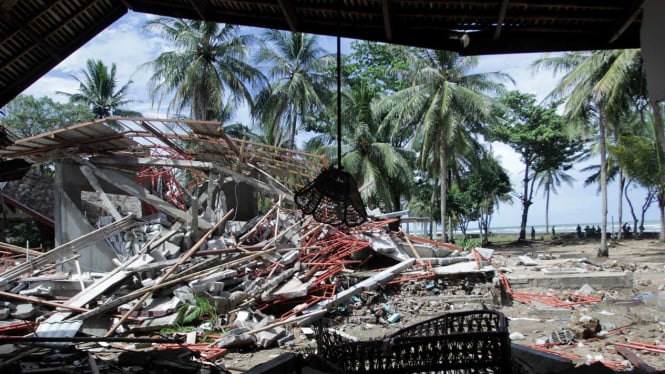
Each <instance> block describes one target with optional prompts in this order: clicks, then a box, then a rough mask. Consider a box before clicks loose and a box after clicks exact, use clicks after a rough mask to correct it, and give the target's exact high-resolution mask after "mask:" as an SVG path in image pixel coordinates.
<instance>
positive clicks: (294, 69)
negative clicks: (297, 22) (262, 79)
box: [254, 30, 333, 149]
mask: <svg viewBox="0 0 665 374" xmlns="http://www.w3.org/2000/svg"><path fill="white" fill-rule="evenodd" d="M264 40H265V43H264V44H263V46H262V47H261V48H260V49H259V52H258V53H257V55H256V61H257V62H258V63H259V64H267V67H266V70H267V72H268V75H269V77H270V79H272V81H271V84H270V85H268V86H267V87H266V88H264V89H263V90H262V91H261V92H260V93H259V95H258V98H257V100H256V107H255V109H254V115H255V116H256V117H257V118H259V119H260V120H261V123H262V124H263V126H264V128H265V132H266V134H268V133H270V134H272V135H271V137H272V138H273V140H274V142H275V143H276V144H277V143H279V142H280V141H281V140H282V139H283V138H286V139H288V141H287V142H286V143H287V146H288V147H289V148H293V149H294V148H295V137H296V133H297V131H298V129H299V128H301V127H302V126H303V125H304V124H305V123H306V122H307V121H308V118H311V117H312V113H313V112H315V111H317V110H322V109H323V107H324V102H325V99H326V97H327V96H329V93H330V91H329V89H330V85H331V83H332V82H333V81H332V80H331V78H332V76H331V75H330V74H325V72H326V70H325V68H326V66H327V65H329V64H330V63H331V62H332V60H331V56H329V55H327V54H326V52H325V50H324V49H322V48H321V47H319V46H318V38H317V37H316V36H313V35H308V34H303V33H290V32H285V31H278V30H268V31H266V32H265V34H264ZM286 139H285V140H286Z"/></svg>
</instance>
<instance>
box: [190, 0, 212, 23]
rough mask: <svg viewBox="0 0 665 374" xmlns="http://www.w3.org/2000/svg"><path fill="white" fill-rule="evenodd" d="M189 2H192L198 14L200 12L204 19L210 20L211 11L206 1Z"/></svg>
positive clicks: (191, 0)
mask: <svg viewBox="0 0 665 374" xmlns="http://www.w3.org/2000/svg"><path fill="white" fill-rule="evenodd" d="M189 3H190V4H192V8H194V10H195V11H196V14H198V15H199V17H201V19H202V20H204V21H209V20H210V12H209V11H208V6H207V4H206V3H204V2H203V1H201V0H189Z"/></svg>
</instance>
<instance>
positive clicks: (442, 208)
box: [2, 18, 665, 256]
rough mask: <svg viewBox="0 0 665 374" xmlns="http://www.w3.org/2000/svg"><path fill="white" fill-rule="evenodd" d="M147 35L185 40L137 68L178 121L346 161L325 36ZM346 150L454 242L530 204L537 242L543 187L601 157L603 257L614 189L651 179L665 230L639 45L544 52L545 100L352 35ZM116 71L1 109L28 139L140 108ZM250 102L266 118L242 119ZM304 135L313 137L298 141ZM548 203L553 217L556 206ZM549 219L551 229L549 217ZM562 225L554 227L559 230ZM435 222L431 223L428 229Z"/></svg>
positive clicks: (452, 64)
mask: <svg viewBox="0 0 665 374" xmlns="http://www.w3.org/2000/svg"><path fill="white" fill-rule="evenodd" d="M144 30H145V32H147V33H151V34H156V35H158V36H160V37H162V38H163V39H164V40H166V41H168V42H169V43H171V45H172V49H171V50H169V51H166V52H163V53H161V54H160V55H159V56H157V57H156V58H155V59H154V60H151V61H148V62H146V63H144V64H143V65H141V66H139V68H140V69H147V70H148V71H149V72H150V74H151V75H150V81H149V82H150V83H149V86H148V87H147V90H148V92H149V95H150V97H151V99H152V103H153V105H156V106H160V105H166V106H167V113H168V115H169V116H174V117H178V118H183V117H188V118H191V119H197V120H214V121H220V122H221V123H222V124H223V125H224V128H225V130H226V131H227V133H229V135H231V136H234V137H242V138H250V139H252V140H255V141H261V142H264V143H267V144H271V145H276V146H280V147H285V148H294V149H295V148H298V147H299V148H301V149H302V150H304V151H307V152H313V153H320V154H326V155H327V157H328V159H329V160H330V161H331V164H336V163H337V153H336V140H337V139H336V136H335V135H334V134H335V131H334V128H335V124H336V120H335V118H336V117H335V116H336V105H335V102H336V99H337V98H336V95H337V90H336V80H335V68H336V65H335V63H336V59H335V56H334V55H331V54H330V53H329V52H328V51H326V50H325V49H323V48H322V47H321V44H320V43H321V40H320V37H318V36H315V35H309V34H302V33H290V32H285V31H277V30H265V31H264V32H262V33H261V34H260V35H251V34H247V33H245V32H243V30H244V29H243V28H241V27H238V26H234V25H229V24H218V23H213V22H204V21H193V20H184V19H172V18H157V19H154V20H151V21H149V22H148V23H146V24H145V26H144ZM342 57H343V60H342V70H341V71H342V79H341V81H342V90H341V94H342V116H341V117H342V118H341V124H342V145H343V152H342V160H341V164H342V166H343V168H344V169H345V170H346V171H348V172H350V173H352V174H353V175H354V177H355V178H356V181H357V182H358V184H359V185H362V186H363V189H362V191H361V194H362V197H363V199H364V200H365V201H366V203H367V205H368V207H370V208H380V209H382V210H383V211H399V210H402V209H404V208H408V209H409V210H410V211H411V212H412V213H413V214H415V215H419V216H427V217H433V218H434V219H435V220H436V221H437V222H440V224H441V227H442V231H443V232H442V236H443V238H442V239H443V240H444V241H449V240H453V232H454V229H455V228H458V229H460V230H461V232H462V233H463V235H464V236H466V232H467V229H468V227H469V225H470V224H471V223H472V222H476V224H477V225H478V228H479V229H480V231H481V233H482V235H483V239H484V240H487V236H488V233H489V230H490V227H491V219H492V216H493V214H494V213H495V211H496V209H497V208H498V206H499V204H502V203H510V202H512V201H513V200H518V201H519V203H520V204H521V206H522V216H521V222H520V223H521V224H520V228H521V229H520V236H519V239H520V240H526V239H527V238H526V225H527V219H528V213H529V207H530V206H531V205H532V204H533V202H534V193H535V192H536V191H538V190H539V189H540V190H542V191H543V194H544V196H545V200H546V204H547V207H549V201H550V194H556V192H557V188H559V187H560V186H561V183H571V181H572V178H571V177H570V175H569V174H567V172H568V171H569V170H571V168H572V167H573V166H574V165H575V164H576V163H579V162H580V161H581V160H584V159H586V158H589V157H591V156H597V157H598V158H599V159H600V165H594V166H592V167H590V168H589V169H588V171H589V172H590V173H591V176H590V177H589V179H587V181H586V182H587V183H598V185H599V188H600V192H601V198H602V207H601V209H600V212H599V213H600V214H601V219H602V226H601V228H602V234H601V240H600V247H599V253H598V254H599V255H601V256H607V255H608V249H607V248H608V246H607V238H608V236H607V230H606V228H607V198H608V196H607V194H608V192H607V184H608V182H609V181H612V180H616V181H618V185H619V191H618V197H619V220H620V222H621V221H622V219H623V218H622V208H623V207H622V205H621V202H622V201H623V199H622V198H621V197H622V196H626V197H627V198H628V193H627V192H628V188H629V186H636V185H639V186H642V187H644V188H645V189H646V190H647V191H648V194H647V197H646V198H645V199H644V203H642V211H641V219H640V217H638V215H639V212H635V210H634V208H633V204H632V200H630V199H628V201H629V205H630V211H631V215H632V217H633V222H634V232H638V225H639V224H642V223H643V221H644V212H645V211H646V209H647V208H648V207H649V205H650V204H651V202H652V201H656V202H657V204H658V207H659V209H660V215H661V232H660V239H661V240H664V239H665V231H664V230H665V224H664V223H665V213H664V211H665V195H664V192H665V189H664V187H665V180H663V178H665V177H664V176H665V174H664V173H663V172H662V171H661V168H662V165H663V162H662V156H663V149H664V147H665V141H664V140H663V139H664V138H663V137H664V136H665V133H663V126H662V119H661V117H660V106H659V105H660V104H656V103H651V102H649V100H648V99H647V97H648V96H647V92H646V77H645V73H644V68H643V63H642V58H641V53H640V51H639V50H609V51H590V52H570V53H562V54H556V55H543V56H542V57H541V58H539V59H538V60H537V61H536V62H535V63H534V65H533V69H549V70H551V71H552V72H556V73H560V74H562V75H561V76H562V78H561V80H560V81H559V82H558V84H557V86H556V87H555V88H554V90H553V91H552V92H551V93H550V95H549V96H548V99H547V100H546V102H543V103H538V102H537V101H536V98H535V97H534V96H533V95H530V94H526V93H521V92H517V91H511V90H509V89H508V88H507V85H509V84H511V83H513V80H512V78H511V77H510V76H508V75H506V74H503V73H500V72H490V73H478V72H476V71H475V70H474V69H475V68H476V67H477V65H478V57H474V56H461V55H458V54H456V53H454V52H448V51H439V50H426V49H420V48H413V47H406V46H398V45H390V44H381V43H374V42H367V41H354V42H352V44H351V48H350V53H348V54H346V55H344V56H342ZM115 74H116V66H115V64H111V66H107V65H106V64H104V62H103V61H101V60H89V61H87V64H86V66H85V67H84V68H83V69H82V70H81V73H80V74H79V75H77V76H73V79H76V80H77V81H78V83H79V89H78V91H77V92H73V93H66V92H59V94H61V95H64V96H65V97H67V98H68V99H69V104H59V103H57V102H54V101H53V100H52V99H50V98H47V97H44V98H39V99H35V98H33V97H31V96H27V95H21V96H19V97H17V98H16V99H15V100H13V101H12V102H10V103H9V104H8V105H7V106H6V107H5V108H3V112H4V113H5V115H4V117H3V118H2V121H3V123H4V126H5V127H6V128H7V129H8V130H10V131H12V132H14V133H15V134H16V136H18V137H26V136H32V135H35V134H37V133H41V132H45V131H48V130H51V129H54V128H58V127H61V126H64V125H67V124H71V123H76V122H83V121H86V120H89V119H91V118H95V117H98V118H101V117H106V116H109V115H140V113H137V112H134V111H132V110H131V104H132V100H131V98H129V97H128V96H127V89H128V86H129V85H130V84H131V83H132V82H131V81H130V82H127V83H125V84H124V85H122V86H120V85H119V84H118V82H117V79H116V77H115ZM241 105H246V106H247V107H249V108H250V111H251V117H252V123H242V124H241V123H230V119H231V118H233V115H234V114H235V112H236V111H237V110H238V108H240V106H241ZM301 131H307V132H308V134H311V135H310V136H309V137H308V138H307V139H306V140H305V141H303V142H301V144H298V143H299V142H298V141H297V136H298V134H299V133H301ZM497 141H498V142H502V143H505V144H507V145H509V146H510V147H511V148H512V149H514V150H515V151H516V152H517V153H518V154H519V156H520V158H521V161H522V163H523V170H524V171H523V179H522V183H521V186H520V187H519V188H518V189H516V190H515V191H514V190H513V188H512V187H511V184H510V179H509V177H508V175H507V173H506V171H505V170H504V169H503V167H502V166H501V164H500V162H499V161H498V160H497V158H496V156H495V155H494V153H493V150H492V149H491V146H490V144H491V142H497ZM547 215H548V213H546V216H547ZM547 226H549V225H547ZM548 229H549V227H548ZM433 231H435V230H433V228H430V234H431V233H432V232H433Z"/></svg>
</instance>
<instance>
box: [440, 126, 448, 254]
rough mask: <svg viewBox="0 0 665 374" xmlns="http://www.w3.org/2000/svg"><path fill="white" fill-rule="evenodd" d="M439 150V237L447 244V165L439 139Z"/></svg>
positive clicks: (443, 148) (442, 141)
mask: <svg viewBox="0 0 665 374" xmlns="http://www.w3.org/2000/svg"><path fill="white" fill-rule="evenodd" d="M440 141H441V150H440V152H439V163H440V165H441V170H440V174H441V175H440V176H439V178H440V180H441V235H442V238H441V239H442V241H443V242H444V243H446V242H448V237H447V234H446V228H447V226H446V192H447V190H448V170H447V169H448V165H447V164H446V141H445V139H444V138H443V137H441V140H440Z"/></svg>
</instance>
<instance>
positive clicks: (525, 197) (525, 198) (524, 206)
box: [517, 157, 531, 240]
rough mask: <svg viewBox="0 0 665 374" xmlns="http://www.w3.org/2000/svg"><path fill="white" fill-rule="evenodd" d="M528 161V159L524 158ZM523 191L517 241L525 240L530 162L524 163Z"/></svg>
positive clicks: (528, 203)
mask: <svg viewBox="0 0 665 374" xmlns="http://www.w3.org/2000/svg"><path fill="white" fill-rule="evenodd" d="M525 159H528V157H525ZM524 165H525V167H524V180H523V181H522V182H523V183H524V191H523V192H522V222H521V223H520V237H519V238H518V239H517V240H526V221H527V217H528V216H529V205H531V202H530V201H529V168H530V167H531V163H530V162H528V161H527V162H525V163H524Z"/></svg>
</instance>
